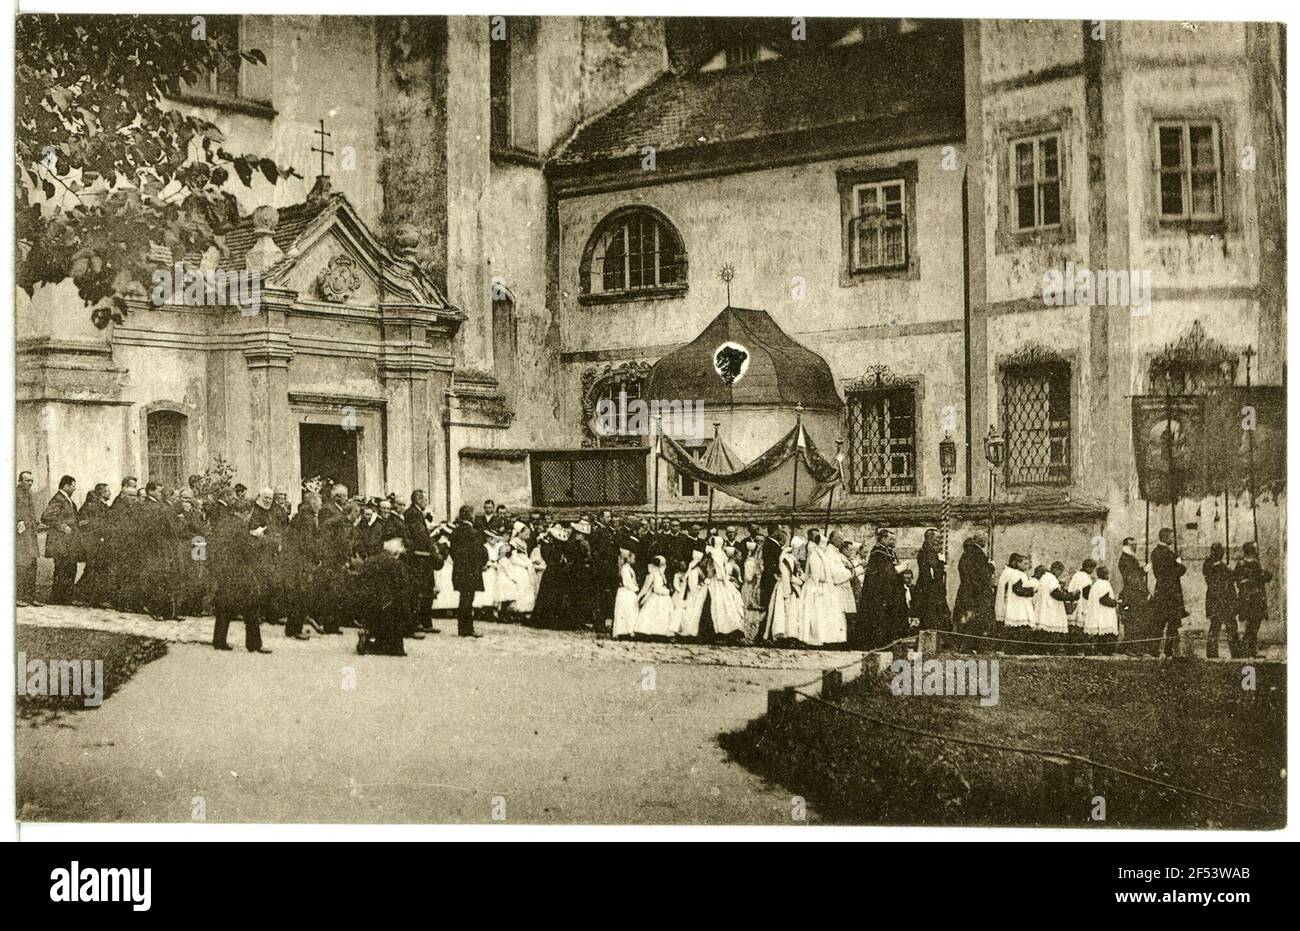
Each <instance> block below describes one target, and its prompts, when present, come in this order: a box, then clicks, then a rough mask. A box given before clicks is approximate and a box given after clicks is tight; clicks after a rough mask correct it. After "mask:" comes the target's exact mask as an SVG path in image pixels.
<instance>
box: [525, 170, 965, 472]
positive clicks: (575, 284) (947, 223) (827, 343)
mask: <svg viewBox="0 0 1300 931" xmlns="http://www.w3.org/2000/svg"><path fill="white" fill-rule="evenodd" d="M958 151H960V147H958ZM910 161H915V162H916V165H917V172H918V181H917V191H916V198H917V199H916V222H917V250H916V253H917V257H918V262H919V265H918V267H919V270H920V274H919V277H915V278H878V279H872V280H866V281H860V282H855V283H853V284H851V285H848V286H845V285H842V284H841V282H840V271H841V264H842V257H841V243H840V226H841V223H840V196H839V191H838V188H837V184H836V172H837V171H840V170H843V169H850V168H880V167H888V166H894V165H898V164H900V163H902V162H910ZM635 203H644V204H646V205H648V206H651V207H654V208H656V209H658V210H659V211H661V212H662V213H663V214H664V215H665V216H667V217H668V218H669V220H670V221H671V222H672V223H673V224H674V225H675V226H676V227H677V229H678V231H679V232H680V233H681V235H682V237H683V240H684V242H685V247H686V251H687V253H688V255H689V261H690V267H689V280H688V283H689V290H688V292H687V293H686V295H685V296H682V297H674V298H669V299H657V300H637V301H627V302H622V303H601V304H582V303H580V302H579V300H578V295H579V293H580V283H579V266H580V263H581V258H582V252H583V249H584V247H585V246H586V244H587V240H588V238H589V237H590V236H591V233H592V231H593V230H594V229H595V227H596V225H597V224H598V223H599V222H600V220H601V219H602V218H603V217H604V216H605V215H607V214H608V213H609V212H610V211H612V210H614V209H616V208H618V207H623V206H626V205H628V204H635ZM961 210H962V205H961V175H960V172H957V171H947V170H945V169H944V167H943V150H942V148H941V147H938V146H935V147H930V148H925V149H910V150H901V151H896V152H891V153H885V154H880V155H872V156H862V157H857V158H850V159H840V160H836V161H826V162H819V163H815V164H805V165H795V166H790V167H783V168H776V169H770V170H767V171H760V172H751V173H747V174H724V175H719V176H717V177H710V178H701V179H696V180H688V181H681V182H675V183H671V184H662V185H655V186H652V187H643V188H638V189H635V190H631V191H627V192H611V193H601V194H594V195H588V196H581V197H572V198H565V199H564V200H562V201H561V202H560V298H561V302H560V306H561V308H562V310H561V332H562V340H563V343H562V348H563V351H564V352H565V353H567V354H569V355H567V356H566V359H567V360H568V362H567V363H566V365H565V377H564V382H563V405H564V420H565V429H564V431H563V432H562V433H561V434H559V435H558V436H556V437H555V438H554V439H553V440H552V442H551V443H549V444H548V445H570V446H573V445H578V443H580V442H581V440H582V438H583V435H582V428H581V410H582V398H581V391H582V374H583V372H584V371H586V370H588V369H596V370H602V369H603V368H604V366H606V365H608V364H610V362H611V360H613V361H615V364H617V362H622V361H626V360H632V359H639V360H645V361H649V362H653V361H654V360H655V359H657V358H658V357H659V356H661V355H663V354H664V352H666V351H667V350H668V349H670V348H672V347H674V346H677V345H680V344H683V343H686V342H689V341H690V340H692V339H694V338H695V336H696V335H697V334H698V333H699V332H700V330H702V329H703V328H704V327H705V326H706V325H707V324H708V323H709V322H710V321H711V320H712V319H713V318H714V317H715V316H716V315H717V313H718V312H719V311H720V310H721V309H722V308H723V307H724V306H725V304H726V291H725V288H724V287H723V285H722V282H721V281H719V280H718V270H719V269H720V268H721V267H722V265H723V263H724V262H730V263H731V264H733V265H734V266H735V268H736V278H735V281H734V282H733V284H732V303H733V304H735V305H737V306H742V307H758V308H762V309H765V310H767V311H768V312H769V313H771V315H772V317H773V319H774V320H775V321H776V322H777V324H778V325H780V326H781V327H782V328H783V329H784V330H785V331H786V332H787V333H788V334H789V335H790V336H791V337H793V338H794V339H796V340H798V341H800V342H802V343H803V344H804V345H806V346H808V347H809V348H811V349H813V350H814V351H816V352H818V353H820V354H821V355H822V356H823V357H825V358H826V360H827V362H828V363H829V364H830V366H831V370H832V372H833V373H834V375H835V379H836V382H837V384H838V386H839V388H840V391H841V394H843V391H844V389H845V386H846V385H847V383H848V382H850V381H851V380H852V379H855V378H859V377H861V376H863V375H864V374H866V373H867V371H868V370H869V369H870V368H871V367H872V366H875V365H887V366H888V367H889V368H890V370H891V371H892V372H893V373H894V374H895V375H897V376H900V377H906V378H915V379H916V380H917V382H918V389H919V397H918V401H919V403H920V405H921V406H920V407H919V409H918V431H917V433H918V440H917V441H918V453H919V455H920V467H921V493H922V494H929V495H935V496H937V495H938V494H939V488H940V481H941V479H940V475H939V467H938V461H937V452H936V451H935V450H936V449H937V444H938V442H939V440H940V439H941V438H942V430H941V426H940V424H941V417H942V412H943V408H944V407H946V406H949V405H951V406H952V407H953V408H954V411H953V418H954V420H953V424H954V426H955V430H954V437H956V438H958V439H960V437H961V436H962V431H963V419H964V400H963V399H964V389H963V374H962V342H961V326H962V324H961V321H962V313H963V304H962V238H961V236H962V220H961ZM800 295H802V296H800ZM786 421H788V422H785V423H784V427H785V429H789V427H790V426H791V425H792V423H793V421H792V420H790V417H787V418H786ZM782 432H783V431H782ZM776 438H777V437H776V436H773V437H772V438H771V439H772V440H775V439H776ZM815 439H816V440H817V442H818V444H819V446H821V447H823V452H826V453H829V454H833V451H834V432H832V433H831V434H830V435H829V436H827V437H816V438H815ZM741 442H742V445H747V444H746V443H745V441H744V440H742V441H741ZM751 452H752V451H751ZM851 497H858V496H851Z"/></svg>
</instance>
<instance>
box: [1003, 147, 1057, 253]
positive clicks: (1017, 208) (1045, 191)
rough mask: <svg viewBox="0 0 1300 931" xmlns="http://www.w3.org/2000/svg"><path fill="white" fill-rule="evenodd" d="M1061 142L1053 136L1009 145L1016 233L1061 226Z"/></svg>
mask: <svg viewBox="0 0 1300 931" xmlns="http://www.w3.org/2000/svg"><path fill="white" fill-rule="evenodd" d="M1060 148H1061V140H1060V136H1059V135H1057V134H1056V133H1049V134H1046V135H1042V136H1033V137H1029V138H1025V139H1016V140H1014V141H1013V142H1012V143H1011V186H1012V189H1013V191H1014V198H1015V200H1014V204H1013V207H1012V209H1013V210H1014V212H1015V222H1016V229H1017V230H1035V229H1050V228H1053V227H1056V226H1060V224H1061V157H1060Z"/></svg>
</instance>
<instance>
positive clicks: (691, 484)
mask: <svg viewBox="0 0 1300 931" xmlns="http://www.w3.org/2000/svg"><path fill="white" fill-rule="evenodd" d="M683 445H684V448H685V450H686V451H687V452H688V453H690V454H691V458H692V459H703V458H704V452H705V450H707V449H708V448H709V447H708V443H707V442H705V443H698V444H683ZM677 495H678V497H680V498H707V497H708V496H709V486H708V485H706V484H705V483H704V482H697V481H696V480H695V479H693V478H691V477H690V476H689V475H686V474H684V473H681V472H678V473H677Z"/></svg>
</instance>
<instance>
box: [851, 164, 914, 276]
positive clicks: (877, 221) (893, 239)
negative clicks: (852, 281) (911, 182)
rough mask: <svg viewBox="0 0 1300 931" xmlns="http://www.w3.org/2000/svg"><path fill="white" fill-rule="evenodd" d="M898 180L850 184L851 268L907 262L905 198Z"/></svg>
mask: <svg viewBox="0 0 1300 931" xmlns="http://www.w3.org/2000/svg"><path fill="white" fill-rule="evenodd" d="M904 186H905V184H904V182H903V181H902V179H896V180H892V181H881V182H877V183H873V184H857V185H854V187H853V270H854V271H871V270H873V269H879V268H898V267H900V266H904V265H906V264H907V199H906V198H905V197H904V196H903V194H904Z"/></svg>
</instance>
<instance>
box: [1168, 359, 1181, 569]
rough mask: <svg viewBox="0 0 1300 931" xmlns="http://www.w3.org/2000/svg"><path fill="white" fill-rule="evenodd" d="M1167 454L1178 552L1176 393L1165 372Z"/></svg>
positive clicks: (1172, 529) (1172, 516)
mask: <svg viewBox="0 0 1300 931" xmlns="http://www.w3.org/2000/svg"><path fill="white" fill-rule="evenodd" d="M1165 454H1166V456H1167V459H1168V462H1169V525H1170V526H1169V529H1170V531H1171V532H1172V533H1173V535H1174V552H1175V553H1177V552H1178V489H1177V483H1176V482H1175V481H1174V395H1173V380H1172V379H1171V378H1170V377H1169V373H1167V372H1166V373H1165Z"/></svg>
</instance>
